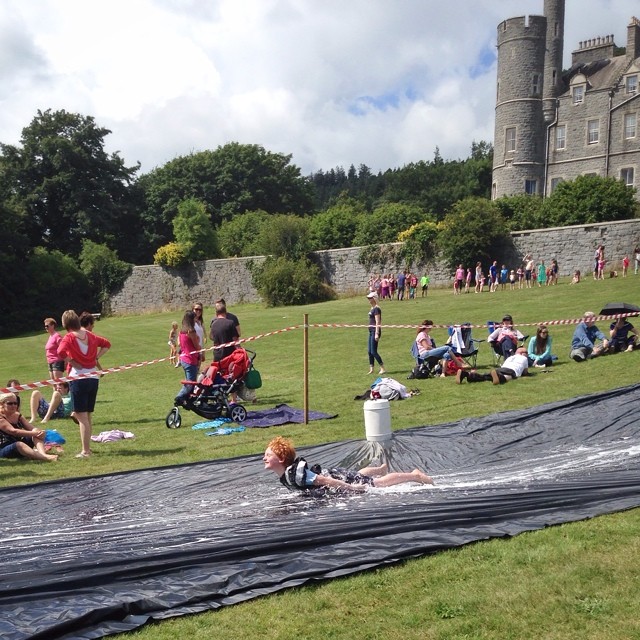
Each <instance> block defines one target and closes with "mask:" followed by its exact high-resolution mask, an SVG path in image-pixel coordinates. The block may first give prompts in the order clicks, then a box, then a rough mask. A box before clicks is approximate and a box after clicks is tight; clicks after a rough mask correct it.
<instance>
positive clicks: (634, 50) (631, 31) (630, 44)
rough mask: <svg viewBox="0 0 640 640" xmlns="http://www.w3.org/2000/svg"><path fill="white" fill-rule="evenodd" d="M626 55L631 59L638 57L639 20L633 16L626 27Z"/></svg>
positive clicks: (639, 53) (639, 44)
mask: <svg viewBox="0 0 640 640" xmlns="http://www.w3.org/2000/svg"><path fill="white" fill-rule="evenodd" d="M627 56H629V57H630V58H631V59H632V60H635V59H636V58H640V20H638V18H635V17H634V18H631V22H630V23H629V26H628V27H627Z"/></svg>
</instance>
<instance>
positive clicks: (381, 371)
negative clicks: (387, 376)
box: [378, 367, 387, 376]
mask: <svg viewBox="0 0 640 640" xmlns="http://www.w3.org/2000/svg"><path fill="white" fill-rule="evenodd" d="M383 373H387V372H386V371H385V368H384V367H380V371H378V375H380V376H381V375H382V374H383Z"/></svg>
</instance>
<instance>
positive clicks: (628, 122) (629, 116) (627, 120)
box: [624, 113, 637, 138]
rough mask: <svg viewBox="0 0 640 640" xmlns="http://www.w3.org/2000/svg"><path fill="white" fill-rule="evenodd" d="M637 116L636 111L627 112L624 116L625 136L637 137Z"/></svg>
mask: <svg viewBox="0 0 640 640" xmlns="http://www.w3.org/2000/svg"><path fill="white" fill-rule="evenodd" d="M636 125H637V117H636V114H635V113H626V114H625V116H624V137H625V138H635V137H636V128H637V127H636Z"/></svg>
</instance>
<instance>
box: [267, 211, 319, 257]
mask: <svg viewBox="0 0 640 640" xmlns="http://www.w3.org/2000/svg"><path fill="white" fill-rule="evenodd" d="M258 247H259V249H260V254H261V255H270V256H275V257H280V256H282V257H285V258H289V259H290V260H299V259H301V258H303V257H305V256H306V255H307V253H308V252H309V223H308V220H307V219H306V218H299V217H298V216H292V215H289V216H287V215H283V214H279V215H275V216H271V217H270V218H269V222H268V224H265V225H263V226H262V229H261V233H260V238H259V239H258Z"/></svg>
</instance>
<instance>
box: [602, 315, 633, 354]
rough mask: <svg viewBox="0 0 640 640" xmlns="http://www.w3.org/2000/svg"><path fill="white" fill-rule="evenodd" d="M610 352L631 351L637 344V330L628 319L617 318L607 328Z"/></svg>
mask: <svg viewBox="0 0 640 640" xmlns="http://www.w3.org/2000/svg"><path fill="white" fill-rule="evenodd" d="M609 335H610V336H611V351H612V352H613V353H618V351H633V349H634V348H635V346H636V345H637V343H638V330H637V329H636V328H635V327H634V326H633V325H632V324H631V323H630V322H629V318H618V319H617V320H616V321H615V322H612V323H611V325H610V326H609Z"/></svg>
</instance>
